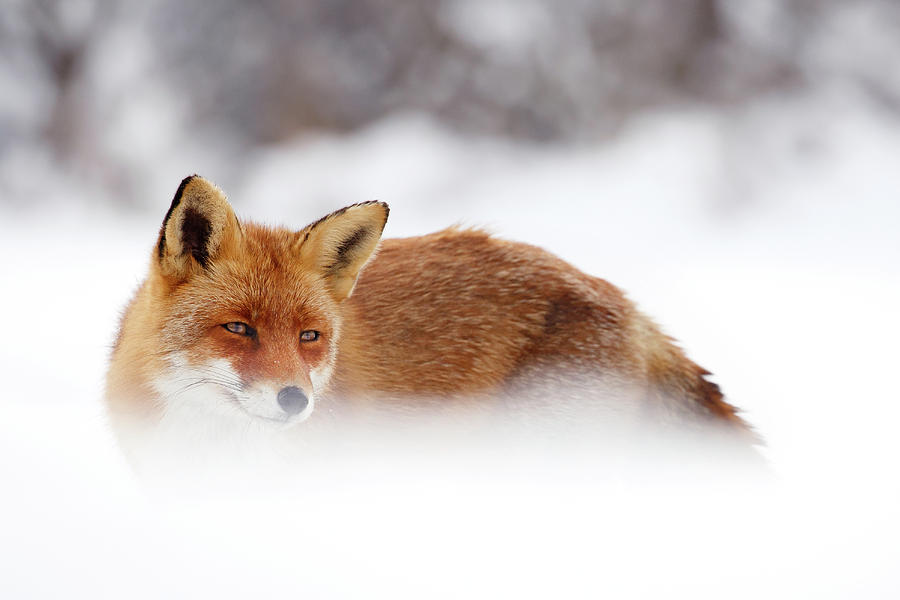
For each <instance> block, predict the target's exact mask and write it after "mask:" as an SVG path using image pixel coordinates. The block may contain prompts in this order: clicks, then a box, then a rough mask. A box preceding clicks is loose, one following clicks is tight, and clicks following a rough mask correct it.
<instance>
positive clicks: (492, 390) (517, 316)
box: [106, 176, 751, 439]
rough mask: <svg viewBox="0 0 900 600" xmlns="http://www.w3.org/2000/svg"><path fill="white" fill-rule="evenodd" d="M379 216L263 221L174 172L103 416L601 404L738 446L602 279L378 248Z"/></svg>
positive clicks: (504, 261)
mask: <svg viewBox="0 0 900 600" xmlns="http://www.w3.org/2000/svg"><path fill="white" fill-rule="evenodd" d="M387 217H388V207H387V205H385V204H383V203H379V202H368V203H362V204H357V205H353V206H350V207H347V208H345V209H342V210H339V211H337V212H335V213H332V214H330V215H328V216H326V217H324V218H322V219H320V220H319V221H316V222H315V223H313V224H311V225H309V226H307V227H305V228H304V229H301V230H299V231H292V230H288V229H281V228H270V227H265V226H261V225H257V224H253V223H248V222H242V221H239V220H238V219H237V218H236V217H235V215H234V212H233V211H232V209H231V207H230V206H229V204H228V203H227V201H226V199H225V196H224V194H223V193H222V192H221V191H220V190H219V189H218V188H216V187H215V186H214V185H212V184H211V183H209V182H208V181H206V180H204V179H202V178H200V177H197V176H193V177H188V178H187V179H185V180H184V181H183V182H182V183H181V185H180V186H179V188H178V191H177V193H176V195H175V198H174V200H173V202H172V205H171V207H170V209H169V211H168V213H167V214H166V217H165V220H164V222H163V225H162V228H161V230H160V233H159V236H158V238H157V242H156V244H155V245H154V248H153V254H152V258H151V262H150V271H149V275H148V276H147V278H146V280H145V281H144V282H143V284H142V285H141V286H140V288H139V290H138V291H137V293H136V295H135V297H134V298H133V299H132V301H131V303H130V304H129V306H128V307H127V308H126V310H125V312H124V315H123V318H122V322H121V326H120V330H119V333H118V337H117V339H116V342H115V346H114V350H113V352H112V358H111V364H110V367H109V372H108V378H107V391H106V398H107V402H108V405H109V409H110V412H111V415H112V417H113V421H114V423H115V424H116V425H119V426H121V427H122V428H125V427H127V426H128V425H140V426H141V428H143V429H145V430H147V429H149V430H152V429H153V428H154V427H162V426H163V425H164V424H165V423H167V422H169V421H177V420H179V419H181V420H189V421H192V422H193V426H202V423H204V422H208V423H215V422H220V421H231V422H235V423H254V424H263V425H266V426H268V425H272V426H275V427H276V428H283V426H286V425H290V424H292V423H297V422H301V421H304V420H307V419H310V422H311V423H312V422H314V421H315V420H316V418H317V415H318V414H319V413H322V414H323V415H332V416H333V415H334V414H342V411H343V412H345V413H346V412H349V413H352V412H354V411H358V410H366V409H367V408H371V407H374V406H393V407H405V408H409V407H414V406H419V405H428V406H432V407H437V409H438V410H444V411H453V410H456V408H457V407H459V408H461V407H473V406H475V407H482V408H485V407H487V408H489V410H490V411H492V412H493V413H494V414H508V413H507V412H506V411H513V410H516V407H517V406H518V407H522V408H523V410H527V409H528V408H529V407H530V408H534V407H542V408H543V409H547V410H549V411H550V413H552V412H553V411H554V410H555V408H557V407H559V406H562V405H565V404H567V403H568V404H570V405H571V404H572V403H576V404H577V403H584V404H591V403H594V404H598V403H599V405H602V406H603V407H604V410H605V411H607V412H609V413H626V412H627V413H630V414H634V415H639V416H640V418H643V419H649V420H653V421H659V422H668V423H675V424H677V425H678V426H679V427H681V426H684V427H698V426H707V425H710V426H714V427H717V428H719V429H723V430H727V431H731V432H735V433H737V434H738V435H739V436H746V437H747V439H750V437H751V436H750V435H749V433H748V428H747V426H746V425H745V424H744V422H743V421H742V420H741V419H740V418H739V417H738V416H737V414H736V411H735V409H734V408H733V407H732V406H731V405H729V404H728V403H726V402H725V401H724V400H723V397H722V394H721V393H720V392H719V388H718V387H717V386H716V385H715V384H713V383H711V382H709V381H708V380H707V379H706V378H705V375H706V374H707V372H706V371H704V370H703V369H702V368H700V367H699V366H697V365H696V364H694V363H693V362H692V361H690V360H689V359H688V358H687V357H686V356H685V355H684V353H683V352H682V351H681V350H680V349H679V348H678V347H677V346H675V345H674V344H673V343H672V341H671V340H670V339H669V338H668V337H666V336H665V335H663V334H662V333H661V332H660V331H659V330H658V328H657V327H656V326H655V325H654V324H653V323H652V322H651V321H650V320H649V319H648V318H646V317H645V316H643V315H642V314H641V313H640V312H638V310H637V309H636V308H635V306H634V305H633V304H632V303H631V302H630V301H629V300H627V299H626V298H625V297H624V295H623V294H622V293H621V292H620V291H619V290H618V289H617V288H615V287H614V286H612V285H610V284H609V283H607V282H605V281H604V280H602V279H598V278H595V277H591V276H589V275H586V274H584V273H582V272H580V271H579V270H577V269H575V268H574V267H572V266H570V265H568V264H567V263H565V262H564V261H562V260H560V259H559V258H557V257H555V256H553V255H551V254H549V253H547V252H545V251H543V250H541V249H539V248H536V247H534V246H529V245H525V244H521V243H515V242H509V241H504V240H500V239H496V238H494V237H491V236H490V235H488V234H486V233H483V232H481V231H476V230H461V229H456V228H451V229H448V230H444V231H441V232H438V233H434V234H431V235H425V236H422V237H414V238H406V239H388V240H384V241H383V242H380V237H381V233H382V230H383V228H384V225H385V223H386V220H387ZM379 246H380V247H379ZM301 429H302V428H301Z"/></svg>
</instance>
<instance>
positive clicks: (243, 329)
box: [222, 322, 253, 335]
mask: <svg viewBox="0 0 900 600" xmlns="http://www.w3.org/2000/svg"><path fill="white" fill-rule="evenodd" d="M222 327H224V328H225V329H227V330H228V331H230V332H231V333H236V334H238V335H253V329H251V328H250V326H249V325H247V324H246V323H238V322H233V323H225V324H224V325H222Z"/></svg>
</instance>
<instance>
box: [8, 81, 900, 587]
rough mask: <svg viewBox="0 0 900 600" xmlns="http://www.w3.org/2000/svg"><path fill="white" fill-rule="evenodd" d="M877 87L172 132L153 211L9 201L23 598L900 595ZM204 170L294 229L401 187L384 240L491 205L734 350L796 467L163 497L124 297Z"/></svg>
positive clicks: (752, 412) (890, 278)
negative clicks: (139, 418) (187, 144)
mask: <svg viewBox="0 0 900 600" xmlns="http://www.w3.org/2000/svg"><path fill="white" fill-rule="evenodd" d="M860 106H861V104H860V101H859V100H856V99H854V98H852V97H849V98H848V97H845V96H842V95H840V94H835V95H833V96H829V97H826V98H819V99H816V101H815V102H808V101H806V100H800V101H780V102H773V103H771V104H769V105H765V106H757V107H755V108H749V109H744V110H743V111H742V112H741V113H740V114H723V113H705V112H691V111H684V112H672V113H665V114H659V115H656V116H653V117H647V118H645V119H643V120H641V121H639V122H635V123H633V124H632V125H631V126H629V128H628V129H627V130H626V131H624V132H623V133H622V135H621V137H620V138H618V139H617V140H616V141H614V142H613V143H610V144H606V145H599V146H596V147H582V148H574V149H573V148H533V147H521V146H510V145H507V144H505V143H502V142H497V141H491V140H472V139H466V138H460V137H457V136H455V135H453V134H452V133H450V132H446V131H442V130H440V129H438V128H436V127H435V126H433V125H432V124H431V123H430V122H429V121H428V120H427V119H424V118H420V117H416V116H404V117H397V118H395V119H392V120H389V121H385V122H383V123H381V124H379V125H377V126H375V127H373V128H371V129H370V130H367V131H364V132H362V133H360V134H356V135H353V136H349V137H322V138H318V139H312V140H310V139H306V140H302V141H297V142H296V143H293V144H288V145H285V146H283V147H280V148H277V149H271V150H269V151H267V152H266V153H264V154H263V153H260V154H255V155H251V156H248V157H246V161H245V162H243V163H242V164H241V165H240V168H239V169H237V168H236V171H234V172H228V173H222V174H219V173H216V172H203V171H202V169H201V168H198V166H197V164H200V163H203V162H204V161H203V159H202V157H201V156H199V155H195V154H192V153H190V152H188V153H185V154H184V155H182V156H177V157H175V158H172V157H170V158H169V159H168V160H167V161H166V162H165V164H164V166H163V167H160V168H157V171H156V172H155V173H154V177H158V178H159V179H160V180H163V181H161V182H159V181H156V182H155V183H154V185H158V186H159V187H160V189H161V190H168V191H167V192H165V193H164V194H161V196H160V198H159V206H158V210H156V211H155V212H147V213H145V212H136V213H127V214H126V213H123V212H121V210H120V209H116V210H114V209H111V208H110V209H103V208H100V207H101V206H103V205H102V204H91V203H84V202H72V203H70V204H66V203H65V202H61V203H57V204H53V205H52V206H54V208H53V210H52V211H50V210H25V211H24V212H18V213H15V212H13V210H12V209H11V208H9V206H7V205H0V255H2V257H3V259H2V263H0V264H2V272H0V275H2V281H3V293H2V296H0V308H2V310H0V314H3V315H4V317H3V327H2V330H3V332H4V334H5V339H6V343H4V344H0V370H2V371H0V373H2V376H3V377H2V378H3V390H4V391H3V392H2V394H0V396H2V401H0V482H2V484H0V564H2V565H3V566H2V567H0V597H3V598H30V597H61V596H70V597H72V596H74V597H80V596H82V595H83V596H90V597H94V598H107V597H108V598H123V597H127V598H158V597H175V598H181V597H217V598H238V597H246V596H252V597H262V598H266V597H276V596H281V597H299V596H301V595H305V596H307V597H354V598H356V597H372V596H375V597H379V596H389V595H390V596H397V597H411V598H412V597H415V598H443V597H490V598H494V597H513V596H526V597H597V596H599V595H600V594H601V593H606V594H607V595H609V596H611V597H660V596H663V595H665V596H669V597H682V596H683V597H710V598H712V597H716V598H719V597H726V598H743V597H747V598H749V597H754V598H755V597H763V596H765V597H776V598H797V597H814V598H829V597H835V598H837V597H851V596H852V597H861V598H888V597H897V596H898V595H900V576H898V575H897V572H896V567H897V565H898V564H900V542H898V539H900V509H898V506H900V477H898V470H897V457H898V456H900V437H898V436H897V434H896V430H897V422H898V419H900V402H898V401H900V397H898V393H897V391H896V387H895V385H894V379H895V377H894V374H895V372H896V362H897V359H898V358H900V353H898V351H897V347H896V344H897V340H898V339H900V316H898V313H900V311H898V309H897V307H898V306H900V241H898V234H897V232H898V229H900V170H898V169H897V157H898V156H900V128H898V125H897V123H896V121H893V120H889V119H886V118H882V117H880V116H879V113H878V112H877V110H874V109H873V110H861V109H860ZM198 170H199V171H201V174H203V175H205V176H206V177H208V178H210V179H212V180H214V181H218V182H220V183H221V184H222V185H223V186H224V187H226V191H228V192H229V195H230V198H231V201H232V204H233V205H234V207H235V209H236V210H237V212H238V213H239V214H240V215H242V216H244V217H249V218H254V219H257V220H262V221H268V222H281V223H286V224H291V225H294V226H297V227H298V228H299V227H301V226H303V225H304V224H306V223H308V222H310V221H312V220H314V219H316V218H317V217H319V216H321V215H322V214H324V213H325V212H328V211H330V210H333V209H335V208H338V207H340V206H342V205H344V204H349V203H352V202H358V201H362V200H369V199H376V198H377V199H380V200H384V201H387V202H388V203H390V205H391V217H390V221H389V223H388V226H387V229H386V232H385V235H386V236H407V235H415V234H418V233H424V232H427V231H432V230H435V229H438V228H441V227H444V226H447V225H449V224H451V223H456V222H462V223H464V224H468V225H480V226H486V227H488V228H489V229H491V230H492V231H494V232H496V233H497V234H498V235H502V236H504V237H509V238H514V239H519V240H523V241H529V242H531V243H534V244H537V245H540V246H543V247H545V248H547V249H549V250H552V251H553V252H555V253H557V254H559V255H561V256H562V257H564V258H565V259H567V260H569V261H570V262H572V263H573V264H575V265H576V266H578V267H580V268H582V269H584V270H586V271H589V272H591V273H593V274H596V275H599V276H602V277H604V278H606V279H608V280H609V281H611V282H613V283H615V284H616V285H618V286H620V287H622V288H624V289H625V290H627V291H628V292H629V294H630V296H631V297H632V298H633V299H634V300H635V301H636V302H638V304H639V305H640V306H641V307H642V308H643V309H644V310H645V312H647V313H649V314H651V315H652V316H654V317H655V318H656V320H657V321H658V322H659V323H660V324H661V325H662V326H663V328H664V329H665V330H666V331H667V332H668V333H670V334H671V335H673V336H675V337H676V338H677V339H679V340H680V342H681V343H682V345H683V346H684V347H685V348H686V349H687V351H688V353H689V355H690V356H691V357H692V358H694V360H696V361H697V362H698V363H700V364H702V365H704V366H705V367H706V368H708V369H710V370H711V371H713V372H714V373H715V378H716V380H717V381H718V382H719V383H720V384H721V385H722V387H723V389H724V390H725V392H726V394H727V395H728V397H729V399H730V400H731V401H732V402H733V403H734V404H736V405H738V406H740V407H741V408H743V409H744V411H745V416H746V418H747V419H748V420H749V421H750V422H751V423H753V424H754V425H755V426H756V428H757V430H758V431H759V432H760V434H761V435H762V437H763V438H765V440H766V441H767V444H768V445H767V448H766V449H765V454H766V456H767V457H768V458H769V460H770V462H771V465H772V468H773V470H774V471H775V473H776V474H777V479H778V481H777V483H776V484H775V485H773V486H768V487H765V488H764V489H760V488H755V487H752V486H748V487H741V488H740V489H739V490H737V491H736V490H734V489H730V488H728V489H716V488H715V486H712V489H709V488H704V489H691V488H689V487H682V486H677V485H674V484H666V485H662V486H657V485H647V486H644V485H637V484H631V483H627V482H613V483H610V482H609V481H602V482H598V481H596V480H594V479H592V478H591V477H590V469H591V465H590V460H589V459H590V457H585V456H573V455H569V454H567V453H565V452H562V453H559V454H558V455H550V456H549V457H548V458H546V460H543V461H540V463H539V464H535V465H532V468H529V466H528V465H520V466H522V468H521V469H518V470H516V471H514V472H496V471H492V470H491V469H490V468H489V467H484V468H481V469H475V470H468V469H467V463H465V462H462V459H461V462H459V463H455V462H454V461H453V460H452V459H448V460H447V461H446V462H441V463H440V464H437V465H434V464H419V463H416V462H415V461H410V462H409V463H408V464H405V465H403V466H401V467H398V468H396V469H394V468H390V467H389V466H386V465H384V464H382V463H379V462H378V461H379V460H383V459H384V457H375V458H374V459H372V461H374V462H372V461H369V462H367V461H366V460H361V461H354V460H345V459H346V457H344V459H341V460H338V459H335V460H334V461H333V462H328V461H327V460H324V461H322V462H321V463H319V464H317V465H315V466H314V467H309V468H306V469H305V470H303V471H299V472H298V473H302V475H303V477H304V479H303V480H302V481H297V482H294V485H293V486H292V489H291V491H290V492H287V491H285V490H279V489H274V490H267V489H247V490H246V494H237V495H235V494H233V493H232V494H229V495H223V494H221V493H219V492H210V493H209V494H200V495H196V494H193V495H190V496H187V497H184V498H172V497H165V498H161V497H158V496H157V495H155V494H152V493H148V492H147V491H146V490H144V488H143V487H142V486H141V484H140V483H139V482H138V481H136V479H135V478H134V476H133V475H132V474H131V473H130V471H129V469H128V467H127V466H126V464H125V463H124V461H123V459H122V458H121V457H120V456H119V453H118V450H117V449H116V447H115V445H114V442H113V439H112V436H111V434H110V433H109V432H108V430H107V428H106V424H105V421H104V417H103V409H102V406H101V404H100V401H99V398H100V394H101V390H102V381H103V376H104V369H105V361H106V356H107V353H108V348H109V344H110V342H111V339H112V336H113V333H114V329H115V326H116V321H117V318H118V312H119V310H120V308H121V307H122V305H123V304H124V303H125V301H126V300H127V298H128V296H129V295H130V293H131V292H132V291H133V289H134V288H135V286H136V285H137V283H138V282H139V281H140V279H141V278H142V276H143V273H144V269H145V265H146V262H147V260H148V257H149V252H150V248H151V246H152V244H153V241H154V238H155V235H156V232H157V228H158V224H159V222H160V221H161V219H162V217H163V215H164V213H165V210H166V208H167V204H168V201H169V199H170V197H171V193H172V192H174V189H175V187H176V186H177V184H178V181H179V180H180V178H181V177H182V176H184V175H186V174H188V173H191V172H194V171H198ZM235 173H238V175H235ZM226 181H229V182H230V184H231V185H226V183H225V182H226ZM59 187H60V186H56V188H55V189H56V190H57V191H56V192H52V193H55V194H57V195H59V196H60V198H61V199H62V200H65V197H64V196H63V194H64V193H65V192H64V191H60V189H59ZM48 189H53V186H49V188H48ZM84 193H85V192H83V191H79V190H73V191H72V194H73V197H80V196H84ZM18 200H21V198H20V199H18ZM10 206H13V204H11V205H10ZM14 206H19V207H20V206H21V204H19V203H16V204H14ZM17 210H20V209H17ZM469 458H472V457H469ZM475 459H476V461H477V457H475ZM482 466H483V465H482ZM236 487H239V486H236Z"/></svg>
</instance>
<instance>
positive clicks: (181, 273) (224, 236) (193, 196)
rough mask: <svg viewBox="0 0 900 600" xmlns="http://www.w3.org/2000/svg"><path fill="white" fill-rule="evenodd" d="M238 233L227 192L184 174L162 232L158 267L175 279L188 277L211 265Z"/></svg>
mask: <svg viewBox="0 0 900 600" xmlns="http://www.w3.org/2000/svg"><path fill="white" fill-rule="evenodd" d="M239 234H240V225H239V224H238V222H237V218H236V217H235V216H234V211H233V210H231V206H230V205H229V204H228V201H227V200H226V199H225V194H224V192H222V190H220V189H219V188H217V187H216V186H215V185H213V184H212V183H211V182H209V181H207V180H206V179H203V178H202V177H199V176H197V175H191V176H190V177H185V178H184V180H183V181H182V182H181V185H179V186H178V191H176V192H175V197H174V198H173V199H172V205H171V206H170V207H169V212H168V213H166V218H165V219H164V220H163V224H162V228H161V229H160V232H159V241H158V242H157V255H158V256H157V258H158V263H157V264H158V265H159V269H160V271H161V272H162V274H163V275H165V276H166V277H170V278H172V279H174V280H176V281H182V280H184V279H187V278H188V277H189V276H191V275H192V274H194V273H197V272H199V271H200V270H202V269H206V268H208V267H209V265H210V263H211V262H212V261H214V260H215V259H216V257H218V256H219V255H220V254H222V253H223V252H224V251H225V250H226V249H227V248H228V247H229V246H230V245H232V244H233V243H234V242H235V240H236V239H237V236H238V235H239Z"/></svg>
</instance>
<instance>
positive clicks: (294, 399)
mask: <svg viewBox="0 0 900 600" xmlns="http://www.w3.org/2000/svg"><path fill="white" fill-rule="evenodd" d="M308 405H309V398H307V397H306V394H304V393H303V390H301V389H300V388H298V387H296V386H293V385H292V386H288V387H286V388H281V391H280V392H278V406H280V407H281V409H282V410H283V411H284V412H286V413H287V414H289V415H296V414H298V413H301V412H303V409H304V408H306V407H307V406H308Z"/></svg>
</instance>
